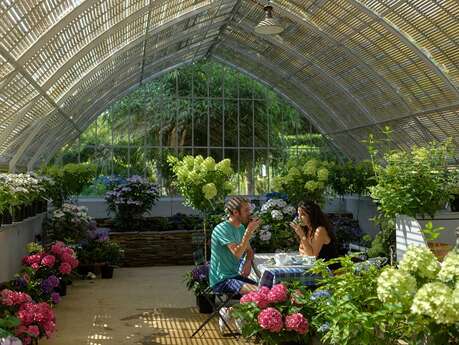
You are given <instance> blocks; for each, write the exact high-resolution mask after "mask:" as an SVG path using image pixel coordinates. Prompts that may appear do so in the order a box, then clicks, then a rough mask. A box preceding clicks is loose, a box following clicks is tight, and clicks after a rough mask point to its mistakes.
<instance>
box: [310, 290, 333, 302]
mask: <svg viewBox="0 0 459 345" xmlns="http://www.w3.org/2000/svg"><path fill="white" fill-rule="evenodd" d="M330 297H331V294H330V291H327V290H316V291H314V292H313V293H312V295H311V297H310V300H311V301H316V300H318V299H319V298H330Z"/></svg>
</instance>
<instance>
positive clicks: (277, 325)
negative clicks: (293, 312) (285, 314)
mask: <svg viewBox="0 0 459 345" xmlns="http://www.w3.org/2000/svg"><path fill="white" fill-rule="evenodd" d="M257 320H258V324H259V325H260V327H261V328H263V329H265V330H267V331H269V332H273V333H279V332H280V331H281V330H282V327H283V323H282V315H281V313H280V312H279V310H277V309H276V308H266V309H264V310H262V311H261V312H260V314H258V318H257Z"/></svg>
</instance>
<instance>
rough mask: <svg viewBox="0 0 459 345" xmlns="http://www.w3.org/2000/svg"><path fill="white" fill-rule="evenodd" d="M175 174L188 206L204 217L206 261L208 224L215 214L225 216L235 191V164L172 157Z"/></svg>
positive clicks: (208, 158)
mask: <svg viewBox="0 0 459 345" xmlns="http://www.w3.org/2000/svg"><path fill="white" fill-rule="evenodd" d="M168 162H169V164H170V166H171V167H172V171H173V172H174V182H173V186H174V187H176V188H177V190H178V191H179V193H180V195H181V196H182V197H183V199H184V201H185V202H184V203H185V205H187V206H190V207H192V208H194V209H195V210H198V211H200V212H201V213H202V214H203V218H204V221H203V230H204V239H205V243H204V257H205V258H207V243H208V242H207V222H208V219H209V216H210V215H211V214H218V213H222V212H220V211H223V204H224V199H225V196H226V195H228V193H229V192H230V191H231V190H232V189H233V185H232V183H231V182H230V180H231V178H232V176H233V175H234V171H233V168H232V167H231V160H229V159H223V160H222V161H220V162H218V163H216V162H215V160H214V159H213V158H212V157H207V158H204V157H202V156H201V155H198V156H196V157H193V156H185V157H184V158H183V159H178V158H177V157H174V156H169V157H168Z"/></svg>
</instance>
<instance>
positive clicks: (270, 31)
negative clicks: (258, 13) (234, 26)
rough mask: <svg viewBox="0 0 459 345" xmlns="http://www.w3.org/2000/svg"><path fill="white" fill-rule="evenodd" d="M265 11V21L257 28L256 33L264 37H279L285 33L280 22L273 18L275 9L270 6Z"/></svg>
mask: <svg viewBox="0 0 459 345" xmlns="http://www.w3.org/2000/svg"><path fill="white" fill-rule="evenodd" d="M264 10H265V19H263V20H262V21H261V22H260V23H258V25H257V26H255V32H256V33H257V34H262V35H277V34H280V33H281V32H282V31H284V28H283V27H282V25H281V24H280V23H279V20H278V19H277V18H274V17H273V7H272V6H271V5H269V4H268V5H266V6H265V7H264Z"/></svg>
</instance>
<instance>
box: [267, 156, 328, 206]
mask: <svg viewBox="0 0 459 345" xmlns="http://www.w3.org/2000/svg"><path fill="white" fill-rule="evenodd" d="M331 166H332V163H330V162H327V161H319V160H317V159H310V160H309V161H307V162H306V163H305V164H304V165H303V166H299V167H297V166H292V167H290V169H289V170H288V173H287V174H286V175H284V176H278V177H276V178H275V179H274V187H275V188H276V189H277V191H279V192H285V193H286V194H287V195H288V198H289V201H290V202H292V203H294V204H298V203H299V202H300V201H302V200H311V201H315V202H317V203H321V202H323V200H324V193H325V189H326V188H327V186H328V184H329V169H330V167H331Z"/></svg>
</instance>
